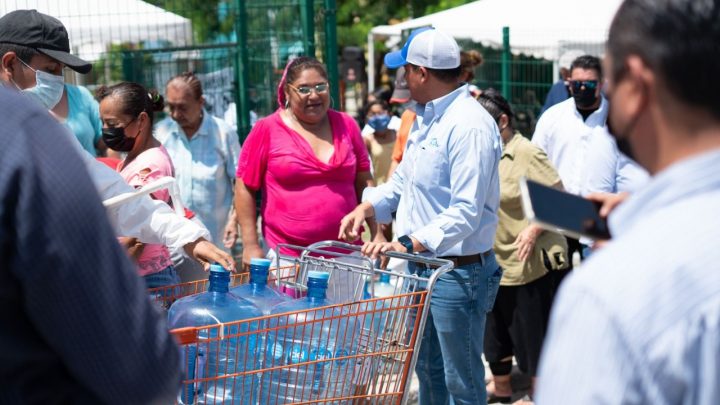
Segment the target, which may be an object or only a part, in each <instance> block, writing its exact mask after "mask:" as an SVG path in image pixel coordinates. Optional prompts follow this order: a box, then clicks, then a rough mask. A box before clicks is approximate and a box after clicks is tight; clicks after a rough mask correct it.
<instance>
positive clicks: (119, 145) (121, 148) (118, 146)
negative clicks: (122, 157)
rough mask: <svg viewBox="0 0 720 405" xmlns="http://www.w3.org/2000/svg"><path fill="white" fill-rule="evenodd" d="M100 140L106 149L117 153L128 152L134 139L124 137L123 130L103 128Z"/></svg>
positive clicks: (133, 144)
mask: <svg viewBox="0 0 720 405" xmlns="http://www.w3.org/2000/svg"><path fill="white" fill-rule="evenodd" d="M102 140H103V142H105V145H107V147H108V148H110V149H112V150H114V151H117V152H130V151H131V150H132V148H133V146H135V138H128V137H127V136H125V128H103V130H102Z"/></svg>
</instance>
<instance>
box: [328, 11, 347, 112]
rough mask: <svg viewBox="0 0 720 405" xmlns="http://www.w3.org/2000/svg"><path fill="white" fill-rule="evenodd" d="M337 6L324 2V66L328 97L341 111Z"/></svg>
mask: <svg viewBox="0 0 720 405" xmlns="http://www.w3.org/2000/svg"><path fill="white" fill-rule="evenodd" d="M336 13H337V6H336V3H335V0H325V65H326V66H327V69H328V75H329V76H330V77H329V79H330V90H331V91H330V96H331V97H332V98H333V99H334V100H336V102H337V104H336V106H335V108H337V109H338V110H342V104H343V103H342V100H343V98H342V97H341V96H340V75H339V73H338V49H337V16H336Z"/></svg>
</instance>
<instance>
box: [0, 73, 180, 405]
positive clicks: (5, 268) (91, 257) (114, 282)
mask: <svg viewBox="0 0 720 405" xmlns="http://www.w3.org/2000/svg"><path fill="white" fill-rule="evenodd" d="M0 121H1V122H2V123H3V126H2V129H0V144H2V148H0V279H2V280H3V282H2V283H0V308H2V309H0V347H1V348H2V349H0V381H2V383H0V403H3V404H61V403H62V404H98V403H104V404H115V403H117V404H149V403H172V402H173V401H174V397H175V395H176V394H177V392H178V390H179V387H180V378H181V367H180V359H179V349H178V347H177V346H176V345H175V343H174V342H173V339H172V337H171V336H170V334H169V333H168V331H167V325H166V323H165V321H164V319H163V317H162V316H161V315H160V312H159V311H158V310H157V309H155V308H154V307H153V305H152V303H151V302H150V300H149V299H148V297H147V292H146V291H145V290H144V286H143V283H142V281H141V280H140V278H138V277H137V275H136V274H135V270H134V268H133V266H132V264H131V263H130V261H129V259H128V258H127V256H126V255H125V252H123V251H122V249H121V248H120V245H119V244H118V243H117V241H116V240H115V236H114V232H113V229H112V228H111V226H110V223H109V221H108V217H107V214H106V213H105V209H104V208H103V206H102V204H101V202H100V197H99V196H98V192H97V191H96V189H95V187H94V186H93V183H92V181H91V179H90V176H89V174H88V172H87V170H86V168H85V165H84V163H83V160H82V159H80V157H79V151H78V148H76V147H74V146H73V145H71V144H70V139H69V138H68V137H65V136H59V135H58V133H60V132H61V131H64V129H63V128H62V127H61V126H60V124H59V123H57V122H56V121H54V120H53V119H52V117H51V116H50V115H49V114H48V113H47V111H46V110H43V109H42V108H41V107H40V106H39V105H38V104H37V103H35V102H33V101H30V99H29V98H28V97H24V96H22V95H20V94H19V93H18V92H15V91H11V90H8V89H6V88H3V87H2V86H0Z"/></svg>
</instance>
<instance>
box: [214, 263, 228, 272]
mask: <svg viewBox="0 0 720 405" xmlns="http://www.w3.org/2000/svg"><path fill="white" fill-rule="evenodd" d="M210 271H212V272H215V273H227V272H228V271H227V270H225V268H224V267H223V266H221V265H219V264H211V265H210Z"/></svg>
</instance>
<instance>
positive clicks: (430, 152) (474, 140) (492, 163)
mask: <svg viewBox="0 0 720 405" xmlns="http://www.w3.org/2000/svg"><path fill="white" fill-rule="evenodd" d="M416 112H417V119H416V121H415V123H414V124H413V128H412V131H411V133H410V136H409V137H408V142H407V146H406V149H405V153H404V155H403V160H402V162H401V163H400V165H399V166H398V168H397V170H396V171H395V173H394V174H393V177H392V178H391V179H390V181H388V182H387V183H385V184H383V185H381V186H379V187H374V188H367V189H365V192H364V193H363V201H368V202H370V203H371V204H372V205H373V207H374V209H375V216H376V218H377V220H378V221H379V222H381V223H389V222H390V221H391V220H392V217H391V215H392V212H394V211H396V210H397V218H396V219H397V228H398V235H410V236H412V237H414V238H415V239H417V240H418V241H419V242H420V243H421V244H422V245H423V246H425V248H426V249H427V250H429V251H430V252H431V253H432V254H435V255H436V256H465V255H471V254H477V253H482V252H485V251H488V250H490V249H491V248H492V246H493V240H494V238H495V229H496V227H497V221H498V218H497V209H498V204H499V201H500V183H499V179H498V162H499V161H500V154H501V148H502V147H501V141H500V133H499V131H498V128H497V125H496V124H495V121H493V119H492V117H490V114H488V113H487V111H485V109H484V108H482V106H480V104H479V103H478V102H477V101H476V100H475V99H474V98H472V96H470V93H469V91H468V86H467V85H464V86H462V87H459V88H458V89H457V90H455V91H453V92H451V93H449V94H447V95H445V96H443V97H441V98H438V99H435V100H432V101H431V102H429V103H427V104H425V105H418V106H417V107H416Z"/></svg>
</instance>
